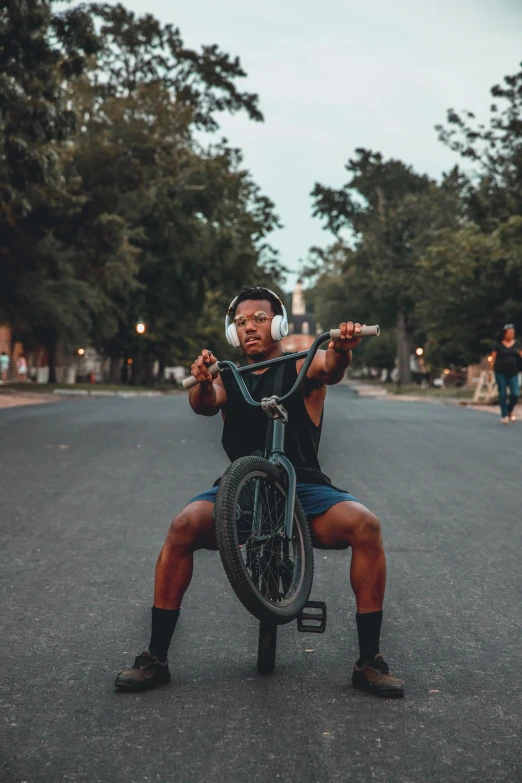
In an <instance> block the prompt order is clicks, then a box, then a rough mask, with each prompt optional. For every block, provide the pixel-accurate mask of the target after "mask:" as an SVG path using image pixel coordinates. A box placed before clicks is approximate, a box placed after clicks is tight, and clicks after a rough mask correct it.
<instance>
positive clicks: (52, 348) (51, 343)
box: [46, 334, 56, 383]
mask: <svg viewBox="0 0 522 783" xmlns="http://www.w3.org/2000/svg"><path fill="white" fill-rule="evenodd" d="M46 348H47V362H48V364H49V381H48V382H49V383H56V335H54V334H50V335H49V337H48V338H47V343H46Z"/></svg>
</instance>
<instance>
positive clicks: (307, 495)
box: [190, 484, 359, 549]
mask: <svg viewBox="0 0 522 783" xmlns="http://www.w3.org/2000/svg"><path fill="white" fill-rule="evenodd" d="M217 491H218V488H217V487H211V488H210V489H206V490H205V491H204V492H201V493H200V494H199V495H196V497H195V498H192V500H191V501H190V502H191V503H195V502H196V501H198V500H206V501H208V502H209V503H215V502H216V495H217ZM297 497H298V498H299V500H300V501H301V505H302V507H303V511H304V512H305V515H306V518H307V520H308V524H310V522H312V520H313V519H314V517H316V516H318V515H319V514H324V512H325V511H328V509H329V508H332V506H335V505H336V504H337V503H343V502H344V501H345V500H353V501H355V502H356V503H358V502H359V501H358V500H357V498H355V497H354V496H353V495H350V493H349V492H344V491H343V490H341V489H337V487H333V486H331V484H298V485H297ZM312 543H313V545H314V547H316V548H317V549H329V548H330V547H323V546H322V545H321V544H319V543H318V542H317V541H315V540H314V538H313V536H312Z"/></svg>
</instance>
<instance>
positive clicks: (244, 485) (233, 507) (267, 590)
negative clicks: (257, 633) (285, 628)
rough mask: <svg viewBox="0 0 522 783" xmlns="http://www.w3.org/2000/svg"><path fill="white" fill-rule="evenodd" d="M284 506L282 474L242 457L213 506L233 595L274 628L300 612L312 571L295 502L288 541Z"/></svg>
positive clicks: (309, 546)
mask: <svg viewBox="0 0 522 783" xmlns="http://www.w3.org/2000/svg"><path fill="white" fill-rule="evenodd" d="M285 502H286V489H285V482H284V474H283V472H282V471H281V470H280V469H279V468H277V467H276V466H275V465H273V464H272V463H271V462H269V461H268V460H266V459H262V458H261V457H242V458H241V459H238V460H236V461H235V462H234V463H232V465H231V466H230V467H229V468H228V470H227V472H226V473H225V475H224V476H223V478H222V479H221V482H220V484H219V489H218V493H217V498H216V505H215V508H214V518H215V523H216V536H217V541H218V546H219V553H220V556H221V560H222V563H223V566H224V569H225V573H226V575H227V576H228V579H229V581H230V584H231V585H232V587H233V589H234V592H235V593H236V595H237V597H238V598H239V600H240V601H241V603H242V604H243V606H244V607H245V608H246V609H248V611H249V612H250V613H251V614H253V615H254V617H257V618H258V620H261V621H271V622H273V623H274V622H275V623H277V624H278V625H282V624H284V623H289V622H291V621H292V620H294V619H295V618H296V617H297V615H298V614H300V612H301V611H302V610H303V608H304V606H305V604H306V602H307V600H308V597H309V595H310V591H311V589H312V580H313V572H314V563H313V549H312V542H311V538H310V531H309V529H308V525H307V522H306V517H305V515H304V512H303V509H302V507H301V504H300V502H299V499H298V498H296V499H295V510H294V520H293V526H292V535H291V536H290V538H287V537H286V535H285Z"/></svg>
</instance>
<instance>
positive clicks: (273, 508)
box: [183, 325, 380, 674]
mask: <svg viewBox="0 0 522 783" xmlns="http://www.w3.org/2000/svg"><path fill="white" fill-rule="evenodd" d="M379 334H380V329H379V326H377V325H375V326H364V327H362V328H361V332H360V336H361V337H365V336H370V335H374V336H378V335H379ZM339 336H340V330H339V329H332V330H330V331H329V332H324V333H323V334H321V335H319V336H318V337H317V338H316V339H315V340H314V342H313V344H312V345H311V347H310V348H309V350H308V351H301V352H298V353H291V354H287V355H284V356H281V357H278V358H277V359H269V360H267V361H264V362H259V363H256V364H248V365H245V366H243V367H236V365H235V364H234V363H233V362H229V361H221V362H219V361H218V362H216V363H215V364H213V365H211V366H210V367H209V371H210V373H211V375H213V376H215V375H216V374H217V373H218V372H222V371H223V370H225V368H228V369H229V370H230V371H231V373H232V374H233V376H234V378H235V381H236V383H237V384H238V386H239V389H240V390H241V392H242V394H243V397H244V399H245V401H246V402H247V403H248V404H249V405H252V406H254V407H261V408H262V410H263V412H264V413H265V414H266V416H267V417H268V418H269V419H271V420H272V421H273V428H272V442H271V445H270V446H269V447H267V449H266V450H265V454H264V456H256V455H251V456H247V457H240V458H239V459H237V460H235V461H234V462H232V463H231V465H230V466H229V467H228V468H227V470H226V471H225V473H224V474H223V477H222V478H221V481H220V484H219V488H218V493H217V497H216V503H215V506H214V521H215V525H216V536H217V541H218V548H219V554H220V557H221V561H222V563H223V567H224V569H225V573H226V575H227V577H228V580H229V582H230V584H231V586H232V588H233V590H234V592H235V594H236V595H237V597H238V598H239V600H240V601H241V603H242V604H243V606H244V607H245V608H246V609H247V610H248V611H249V612H250V613H251V614H252V615H253V616H254V617H256V618H257V619H258V620H259V641H258V658H257V668H258V671H259V673H260V674H271V673H272V672H273V670H274V666H275V656H276V646H277V627H278V625H284V624H286V623H290V622H292V621H293V620H296V619H297V627H298V630H299V631H301V632H308V633H324V630H325V628H326V616H327V615H326V604H325V603H324V602H323V601H310V600H309V597H310V593H311V590H312V582H313V573H314V560H313V548H312V540H311V535H310V530H309V527H308V524H307V521H306V517H305V515H304V512H303V509H302V507H301V504H300V502H299V498H298V497H297V496H296V474H295V470H294V467H293V465H292V463H291V462H290V460H289V459H288V458H287V457H286V456H285V453H284V439H285V428H286V425H287V423H288V412H287V411H286V409H285V408H284V406H283V404H282V403H283V402H284V401H285V400H287V399H288V398H289V397H291V396H292V394H294V393H295V392H296V391H297V389H298V388H299V387H300V386H301V384H302V382H303V380H304V378H305V376H306V373H307V372H308V368H309V367H310V365H311V363H312V361H313V359H314V357H315V355H316V353H317V351H318V349H319V346H320V345H321V344H322V343H323V342H325V341H326V340H332V339H336V338H338V337H339ZM302 358H304V359H305V362H304V364H303V366H302V368H301V370H300V372H299V374H298V376H297V378H296V381H295V383H294V385H293V387H292V388H291V389H290V391H289V392H287V393H286V394H284V395H283V396H282V397H279V396H277V395H273V396H271V397H265V398H263V399H262V400H260V401H257V400H254V399H253V398H252V396H251V394H250V392H249V390H248V388H247V386H246V384H245V382H244V381H243V379H242V377H241V376H242V375H243V374H245V373H247V372H252V371H253V370H260V369H263V368H266V367H271V366H273V365H277V364H281V363H283V362H289V361H294V362H295V361H296V360H297V359H302ZM196 384H197V381H196V379H195V378H187V379H186V380H185V381H184V382H183V386H184V387H185V388H187V389H189V388H191V387H192V386H194V385H196ZM307 610H308V611H307ZM310 610H311V611H310Z"/></svg>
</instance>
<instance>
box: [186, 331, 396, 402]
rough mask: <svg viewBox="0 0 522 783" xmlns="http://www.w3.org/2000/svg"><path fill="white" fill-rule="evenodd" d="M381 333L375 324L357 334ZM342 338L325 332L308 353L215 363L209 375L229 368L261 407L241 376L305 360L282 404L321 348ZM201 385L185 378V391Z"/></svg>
mask: <svg viewBox="0 0 522 783" xmlns="http://www.w3.org/2000/svg"><path fill="white" fill-rule="evenodd" d="M380 333H381V330H380V328H379V325H378V324H375V325H374V326H363V327H361V331H360V332H358V333H357V336H359V337H378V336H379V335H380ZM340 336H341V330H340V329H331V330H330V331H329V332H324V334H321V335H319V336H318V337H316V339H315V340H314V342H313V343H312V345H311V346H310V348H309V349H308V351H300V352H299V353H290V354H288V355H285V356H279V357H278V358H277V359H268V361H266V362H257V363H255V364H246V365H244V366H243V367H236V365H235V364H234V363H233V362H226V361H224V362H214V364H211V365H210V366H209V368H208V371H209V373H210V374H211V375H212V376H215V375H217V374H218V373H219V372H220V371H221V370H222V369H224V368H225V367H228V368H229V369H230V370H231V372H232V374H233V375H234V378H235V379H236V381H237V383H238V386H239V388H240V389H241V391H242V393H243V397H244V398H245V400H246V401H247V402H248V403H249V404H250V405H254V406H260V405H261V403H260V402H257V400H253V399H252V397H251V395H250V392H249V390H248V388H247V386H246V384H245V382H244V380H243V379H242V378H241V375H242V374H243V373H246V372H252V371H253V370H260V369H262V368H263V367H271V366H272V365H273V364H280V363H282V362H288V361H292V360H294V361H295V360H296V359H303V358H304V357H306V359H305V363H304V364H303V366H302V367H301V370H300V372H299V375H298V376H297V379H296V382H295V383H294V385H293V387H292V388H291V389H290V391H289V392H288V393H287V394H285V395H284V396H283V397H281V398H280V399H279V402H282V401H283V400H286V399H287V398H288V397H290V396H291V395H292V394H293V393H294V392H295V390H296V389H297V387H298V386H299V385H300V383H301V381H302V380H303V378H304V376H305V375H306V373H307V372H308V368H309V367H310V365H311V363H312V361H313V359H314V357H315V354H316V353H317V351H318V349H319V346H320V345H321V344H322V343H324V342H325V341H326V340H336V339H338V338H339V337H340ZM198 383H199V381H197V380H196V379H195V378H194V376H193V375H191V376H190V378H185V380H184V381H182V385H183V387H184V388H185V389H191V388H192V387H193V386H196V385H197V384H198Z"/></svg>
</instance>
